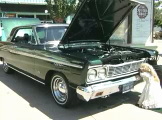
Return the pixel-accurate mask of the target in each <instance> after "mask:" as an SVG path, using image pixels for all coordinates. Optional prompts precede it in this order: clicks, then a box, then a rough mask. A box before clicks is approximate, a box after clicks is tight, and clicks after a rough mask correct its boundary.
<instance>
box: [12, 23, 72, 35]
mask: <svg viewBox="0 0 162 120" xmlns="http://www.w3.org/2000/svg"><path fill="white" fill-rule="evenodd" d="M54 26H63V27H68V26H69V25H68V24H51V23H42V24H29V25H23V26H17V27H14V28H13V29H12V31H11V32H10V36H11V35H13V34H14V32H15V30H17V29H19V28H26V27H54Z"/></svg>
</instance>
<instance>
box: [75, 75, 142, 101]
mask: <svg viewBox="0 0 162 120" xmlns="http://www.w3.org/2000/svg"><path fill="white" fill-rule="evenodd" d="M138 80H139V79H138V77H136V76H133V77H129V78H125V79H121V80H118V81H108V82H104V83H99V84H95V85H91V86H88V87H82V86H78V87H77V89H76V92H77V95H78V97H79V99H82V100H84V101H87V102H88V101H89V100H91V99H96V98H99V97H104V96H108V95H110V94H113V93H117V92H122V93H125V92H129V91H130V90H131V89H132V88H133V87H134V82H135V81H138ZM123 87H126V89H125V90H123Z"/></svg>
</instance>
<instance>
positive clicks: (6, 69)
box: [3, 60, 13, 74]
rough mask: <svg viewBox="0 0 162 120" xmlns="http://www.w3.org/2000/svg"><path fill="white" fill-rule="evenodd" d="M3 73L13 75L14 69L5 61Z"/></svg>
mask: <svg viewBox="0 0 162 120" xmlns="http://www.w3.org/2000/svg"><path fill="white" fill-rule="evenodd" d="M3 71H4V72H5V73H7V74H10V73H13V69H11V68H10V67H9V66H8V63H7V62H6V61H5V60H3Z"/></svg>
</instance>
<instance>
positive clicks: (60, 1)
mask: <svg viewBox="0 0 162 120" xmlns="http://www.w3.org/2000/svg"><path fill="white" fill-rule="evenodd" d="M45 1H46V2H47V9H48V12H49V13H50V18H51V19H52V20H53V21H54V22H63V20H64V19H65V18H66V17H67V16H68V15H70V14H74V13H75V12H76V10H77V8H78V6H79V5H80V2H79V3H78V4H77V0H45Z"/></svg>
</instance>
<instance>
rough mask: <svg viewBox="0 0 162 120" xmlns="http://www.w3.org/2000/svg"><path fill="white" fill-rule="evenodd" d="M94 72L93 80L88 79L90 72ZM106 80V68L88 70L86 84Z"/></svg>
mask: <svg viewBox="0 0 162 120" xmlns="http://www.w3.org/2000/svg"><path fill="white" fill-rule="evenodd" d="M93 70H94V71H96V76H95V77H94V78H93V79H89V74H90V72H92V71H93ZM106 78H107V68H106V67H98V68H90V69H89V70H88V72H87V82H95V81H99V80H104V79H106Z"/></svg>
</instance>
